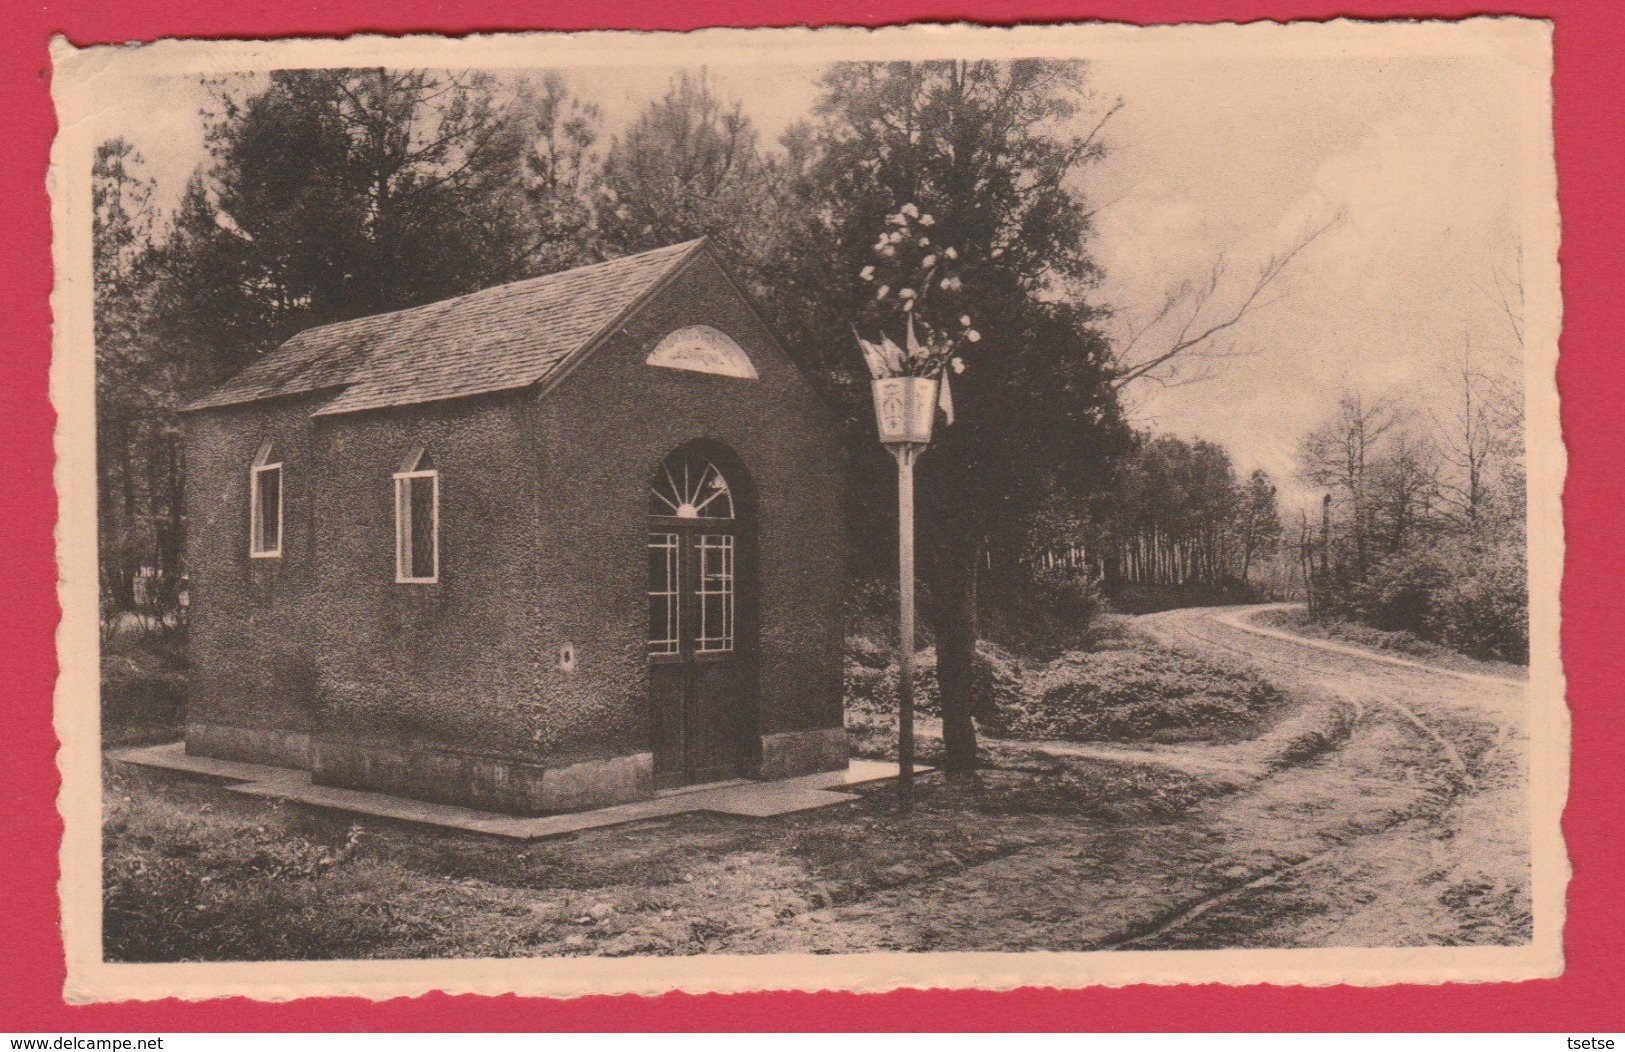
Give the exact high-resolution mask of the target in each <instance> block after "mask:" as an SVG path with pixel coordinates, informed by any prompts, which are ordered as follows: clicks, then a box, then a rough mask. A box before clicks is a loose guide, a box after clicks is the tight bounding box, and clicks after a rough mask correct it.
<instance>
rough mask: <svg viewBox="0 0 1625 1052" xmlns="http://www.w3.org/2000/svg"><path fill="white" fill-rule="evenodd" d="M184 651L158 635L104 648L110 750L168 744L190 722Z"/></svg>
mask: <svg viewBox="0 0 1625 1052" xmlns="http://www.w3.org/2000/svg"><path fill="white" fill-rule="evenodd" d="M187 668H188V666H187V661H186V651H185V649H184V647H183V646H182V645H181V644H180V643H179V642H178V641H177V640H174V639H169V638H165V637H164V636H162V635H160V634H158V633H134V632H132V633H128V634H126V635H121V636H117V637H115V638H113V639H110V640H108V641H107V642H105V643H104V644H103V646H102V661H101V685H102V689H101V706H102V727H103V737H104V739H105V741H106V744H121V743H133V742H135V741H144V740H148V739H151V740H167V738H169V737H173V736H174V735H176V734H178V733H179V731H180V725H181V723H182V721H183V720H184V719H185V717H186V687H187Z"/></svg>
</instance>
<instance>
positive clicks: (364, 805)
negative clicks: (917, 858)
mask: <svg viewBox="0 0 1625 1052" xmlns="http://www.w3.org/2000/svg"><path fill="white" fill-rule="evenodd" d="M108 755H109V756H111V757H112V758H113V759H115V760H122V761H124V762H125V763H133V764H138V765H140V766H142V767H156V768H160V769H163V770H169V771H184V772H186V773H188V774H200V775H205V776H208V777H211V778H221V779H224V780H226V781H230V782H236V783H237V784H235V785H232V786H230V787H229V788H230V789H231V791H232V792H234V793H243V794H246V795H248V796H261V797H268V798H271V799H275V800H291V801H294V802H296V803H302V804H309V805H311V806H313V807H325V808H329V809H332V810H337V811H349V812H353V813H355V814H363V815H371V816H373V817H376V818H390V819H395V820H396V821H401V822H416V823H418V824H420V825H431V826H440V827H442V828H446V829H460V830H463V831H465V832H469V833H486V834H489V835H491V836H501V837H509V838H512V839H516V840H539V839H542V838H544V837H552V836H563V835H565V834H567V833H579V832H581V831H582V830H586V829H600V828H602V827H604V826H613V825H620V824H622V823H624V822H638V821H642V820H643V819H646V818H662V817H665V816H667V815H676V814H683V813H685V812H689V811H714V812H719V813H721V814H725V815H743V816H746V817H750V818H766V817H769V816H772V815H783V814H790V813H791V812H794V811H809V810H812V809H813V808H816V807H828V806H830V805H831V804H841V803H847V802H848V801H851V800H856V799H857V797H856V796H853V795H852V794H851V793H843V792H838V791H837V790H840V789H845V788H848V787H851V786H855V785H863V784H866V783H869V782H880V781H886V780H888V779H892V778H895V777H897V765H896V764H894V763H879V762H876V761H874V760H853V761H852V762H851V763H850V764H848V765H847V769H846V770H844V771H828V772H824V773H822V774H809V775H803V776H801V777H799V778H786V779H784V780H782V781H777V782H753V781H747V780H744V779H737V780H734V781H731V782H719V783H716V784H714V785H704V786H694V787H691V788H687V789H683V790H677V791H673V792H668V793H662V794H660V795H658V796H656V797H655V798H654V799H652V800H639V801H636V802H635V803H630V804H620V805H617V806H615V807H604V808H599V809H598V810H596V811H578V812H573V813H571V814H562V815H544V816H542V817H540V818H520V817H516V816H514V815H505V814H500V813H498V812H495V811H478V810H475V809H473V808H469V807H456V806H453V805H450V804H432V803H427V802H425V801H422V800H409V799H407V798H405V797H400V796H390V795H388V794H385V793H369V792H362V791H361V790H357V789H338V788H335V787H333V786H327V785H314V784H312V783H311V780H310V772H309V771H300V770H296V769H294V768H290V767H268V766H265V765H263V764H256V763H238V762H236V761H233V760H217V759H213V758H211V757H207V756H188V755H187V754H186V747H185V746H184V745H183V744H182V743H180V742H175V743H173V744H170V745H153V746H147V747H143V748H134V749H114V750H112V751H110V752H109V753H108ZM914 770H915V772H916V773H923V772H925V771H928V770H930V768H928V767H919V766H916V767H915V768H914Z"/></svg>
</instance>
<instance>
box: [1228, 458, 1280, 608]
mask: <svg viewBox="0 0 1625 1052" xmlns="http://www.w3.org/2000/svg"><path fill="white" fill-rule="evenodd" d="M1239 508H1240V511H1239V513H1238V514H1237V517H1236V533H1237V540H1238V542H1239V544H1240V546H1241V580H1242V582H1243V583H1246V582H1247V581H1248V579H1249V577H1248V575H1249V574H1250V573H1251V571H1252V568H1253V564H1254V563H1257V562H1262V561H1264V560H1266V559H1270V558H1273V557H1274V555H1275V553H1276V552H1277V551H1278V550H1279V549H1280V546H1281V538H1282V536H1283V534H1284V530H1283V529H1282V526H1281V512H1280V506H1279V504H1278V502H1277V500H1276V493H1275V483H1274V482H1273V481H1271V480H1270V476H1269V472H1267V471H1265V470H1264V469H1263V468H1257V469H1255V470H1254V471H1253V473H1252V474H1251V475H1249V476H1248V477H1247V487H1246V489H1245V490H1244V491H1243V492H1242V494H1241V500H1240V502H1239Z"/></svg>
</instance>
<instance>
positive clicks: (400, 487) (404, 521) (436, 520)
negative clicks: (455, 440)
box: [394, 468, 440, 584]
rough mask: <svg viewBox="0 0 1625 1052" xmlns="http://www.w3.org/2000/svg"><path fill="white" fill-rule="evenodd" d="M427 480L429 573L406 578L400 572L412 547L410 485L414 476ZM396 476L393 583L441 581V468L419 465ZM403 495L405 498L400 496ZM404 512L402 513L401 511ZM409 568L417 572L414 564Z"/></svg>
mask: <svg viewBox="0 0 1625 1052" xmlns="http://www.w3.org/2000/svg"><path fill="white" fill-rule="evenodd" d="M423 478H426V479H429V480H430V483H429V492H430V497H429V533H430V537H431V541H430V546H429V550H430V558H431V559H432V560H433V562H434V565H433V566H432V567H431V568H430V569H431V573H430V575H429V576H426V577H408V576H407V575H406V574H405V573H403V572H402V571H403V570H404V569H405V568H406V564H405V557H406V556H407V555H408V554H409V553H410V552H411V550H412V547H411V546H412V541H411V530H412V507H411V486H412V481H413V480H414V479H423ZM394 479H395V583H396V584H439V583H440V469H439V468H418V469H414V470H411V471H397V472H395V475H394ZM403 498H404V499H403ZM403 512H404V514H403ZM412 569H413V570H414V571H416V570H417V569H418V567H417V566H413V567H412Z"/></svg>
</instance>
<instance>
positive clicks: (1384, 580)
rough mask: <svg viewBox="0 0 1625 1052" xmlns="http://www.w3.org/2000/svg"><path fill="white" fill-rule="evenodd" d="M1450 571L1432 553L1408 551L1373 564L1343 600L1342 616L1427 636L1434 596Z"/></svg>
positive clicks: (1378, 626)
mask: <svg viewBox="0 0 1625 1052" xmlns="http://www.w3.org/2000/svg"><path fill="white" fill-rule="evenodd" d="M1449 581H1450V571H1449V570H1448V568H1446V567H1445V566H1444V564H1443V561H1442V559H1440V558H1439V556H1438V555H1436V554H1435V553H1434V552H1411V553H1406V554H1403V555H1397V556H1394V557H1393V558H1390V559H1387V560H1385V561H1384V562H1382V563H1379V564H1377V566H1375V567H1374V568H1372V569H1371V570H1369V571H1368V572H1367V573H1366V575H1365V577H1364V578H1363V579H1362V580H1360V581H1359V582H1357V583H1356V584H1355V585H1354V586H1353V587H1352V588H1351V589H1350V591H1349V594H1348V595H1347V597H1346V598H1345V599H1344V600H1343V604H1342V605H1343V606H1344V607H1345V608H1346V609H1345V611H1344V612H1345V613H1346V614H1347V615H1348V616H1352V617H1354V618H1355V619H1356V620H1359V621H1363V622H1365V623H1366V624H1368V625H1371V626H1373V627H1375V628H1380V629H1383V630H1384V631H1388V632H1396V631H1400V630H1404V631H1408V632H1414V633H1416V634H1417V635H1419V636H1426V635H1428V634H1429V631H1430V627H1431V626H1432V624H1433V618H1434V600H1435V597H1436V596H1437V595H1438V594H1439V593H1440V592H1441V591H1442V590H1443V589H1444V588H1445V587H1446V585H1447V584H1448V583H1449Z"/></svg>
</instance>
